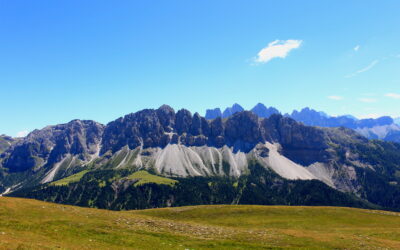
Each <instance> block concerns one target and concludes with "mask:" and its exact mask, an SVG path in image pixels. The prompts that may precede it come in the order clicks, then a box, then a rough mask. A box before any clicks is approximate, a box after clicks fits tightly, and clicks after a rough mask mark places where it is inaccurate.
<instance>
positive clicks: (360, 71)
mask: <svg viewBox="0 0 400 250" xmlns="http://www.w3.org/2000/svg"><path fill="white" fill-rule="evenodd" d="M378 63H379V60H374V61H372V62H371V63H370V64H369V65H368V66H367V67H365V68H362V69H360V70H357V71H356V72H354V73H353V74H350V75H347V76H346V77H347V78H349V77H353V76H356V75H358V74H361V73H364V72H366V71H368V70H370V69H372V68H373V67H375V65H376V64H378Z"/></svg>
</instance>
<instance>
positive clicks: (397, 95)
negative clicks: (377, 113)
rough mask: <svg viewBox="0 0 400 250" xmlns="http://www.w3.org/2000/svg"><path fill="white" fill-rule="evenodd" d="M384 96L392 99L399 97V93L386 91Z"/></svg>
mask: <svg viewBox="0 0 400 250" xmlns="http://www.w3.org/2000/svg"><path fill="white" fill-rule="evenodd" d="M385 96H386V97H389V98H393V99H400V94H397V93H387V94H386V95H385Z"/></svg>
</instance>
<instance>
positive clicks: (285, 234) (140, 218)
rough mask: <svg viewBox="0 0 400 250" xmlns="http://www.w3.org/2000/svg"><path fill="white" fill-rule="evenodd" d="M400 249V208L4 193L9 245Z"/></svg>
mask: <svg viewBox="0 0 400 250" xmlns="http://www.w3.org/2000/svg"><path fill="white" fill-rule="evenodd" d="M269 247H271V248H290V247H291V248H296V249H297V248H307V249H310V248H319V249H320V248H347V249H352V248H353V249H356V248H358V249H369V248H373V249H375V248H392V249H400V214H399V213H393V212H385V211H373V210H361V209H353V208H335V207H283V206H194V207H179V208H163V209H151V210H138V211H122V212H116V211H107V210H98V209H92V208H81V207H73V206H66V205H59V204H52V203H46V202H41V201H36V200H29V199H17V198H7V197H0V248H7V249H14V248H20V249H35V248H36V249H37V248H50V249H53V248H64V249H85V248H86V249H126V248H132V249H205V248H217V249H244V248H246V249H259V248H269Z"/></svg>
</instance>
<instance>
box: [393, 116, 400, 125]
mask: <svg viewBox="0 0 400 250" xmlns="http://www.w3.org/2000/svg"><path fill="white" fill-rule="evenodd" d="M394 123H396V124H398V125H400V117H398V118H395V119H394Z"/></svg>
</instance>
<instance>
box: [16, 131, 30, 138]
mask: <svg viewBox="0 0 400 250" xmlns="http://www.w3.org/2000/svg"><path fill="white" fill-rule="evenodd" d="M28 133H29V131H28V130H22V131H19V132H18V133H17V137H25V136H27V135H28Z"/></svg>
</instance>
